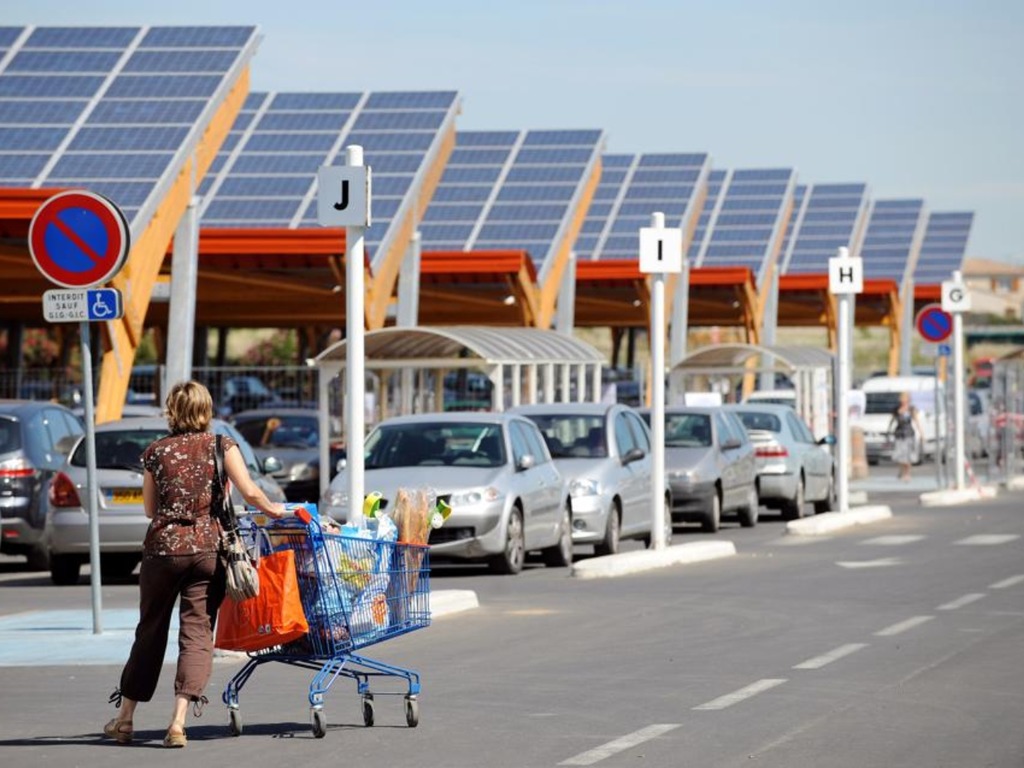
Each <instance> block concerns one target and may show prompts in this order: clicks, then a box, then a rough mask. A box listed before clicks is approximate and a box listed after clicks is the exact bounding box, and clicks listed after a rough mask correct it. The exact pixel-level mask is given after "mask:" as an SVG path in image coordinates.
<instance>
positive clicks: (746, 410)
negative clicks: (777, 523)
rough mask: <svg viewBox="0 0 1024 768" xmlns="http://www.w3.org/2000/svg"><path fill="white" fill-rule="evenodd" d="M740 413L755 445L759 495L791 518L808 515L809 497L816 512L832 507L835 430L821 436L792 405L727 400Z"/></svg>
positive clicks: (765, 501) (765, 502) (766, 502)
mask: <svg viewBox="0 0 1024 768" xmlns="http://www.w3.org/2000/svg"><path fill="white" fill-rule="evenodd" d="M725 409H726V410H727V411H731V412H732V413H734V414H736V416H738V417H739V420H740V421H741V422H743V426H744V427H745V428H746V430H747V433H748V434H749V435H750V440H751V442H752V443H753V444H754V455H755V456H756V458H757V494H758V496H759V497H760V499H761V503H762V504H764V506H766V507H769V508H771V509H779V510H781V511H782V516H783V517H784V518H786V519H787V520H795V519H797V518H799V517H802V516H803V513H804V506H805V504H806V502H813V503H814V511H815V512H816V513H821V512H828V511H829V510H831V509H832V499H833V497H834V495H835V484H834V478H833V475H834V473H833V462H832V454H831V453H829V451H828V450H826V449H825V447H824V446H827V445H832V444H833V443H835V438H834V437H832V436H831V435H829V436H828V437H824V438H822V439H821V440H815V439H814V435H812V434H811V430H810V429H808V427H807V425H806V424H804V423H803V421H801V420H800V417H799V416H797V415H796V412H795V411H794V410H793V409H792V408H791V407H789V406H786V405H769V404H760V403H758V404H754V403H746V404H744V405H727V406H725Z"/></svg>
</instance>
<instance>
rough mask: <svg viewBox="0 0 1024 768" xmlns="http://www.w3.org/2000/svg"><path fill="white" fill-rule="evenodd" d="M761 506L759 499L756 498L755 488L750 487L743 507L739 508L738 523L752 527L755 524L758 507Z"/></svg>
mask: <svg viewBox="0 0 1024 768" xmlns="http://www.w3.org/2000/svg"><path fill="white" fill-rule="evenodd" d="M760 506H761V502H760V500H759V499H758V498H757V489H756V488H751V489H750V491H749V492H748V493H747V504H746V506H745V507H743V508H742V509H740V512H739V514H740V525H742V526H743V527H744V528H753V527H754V526H755V525H757V518H758V513H759V508H760Z"/></svg>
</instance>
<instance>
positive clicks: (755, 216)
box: [696, 168, 796, 276]
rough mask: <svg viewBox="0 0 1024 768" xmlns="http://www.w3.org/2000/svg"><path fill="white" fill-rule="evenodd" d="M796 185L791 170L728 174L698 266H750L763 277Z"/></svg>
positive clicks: (718, 195) (709, 226)
mask: <svg viewBox="0 0 1024 768" xmlns="http://www.w3.org/2000/svg"><path fill="white" fill-rule="evenodd" d="M795 186H796V172H795V171H793V170H792V169H788V168H787V169H753V170H738V171H732V172H730V173H727V174H726V177H725V179H724V180H723V181H722V187H721V189H720V190H719V192H718V194H717V196H716V200H715V207H714V209H713V211H712V213H711V218H710V220H709V224H708V225H707V227H708V228H710V237H706V238H705V242H704V244H703V245H702V247H701V251H700V253H699V254H698V256H697V259H696V266H698V267H715V266H722V267H725V266H729V267H749V268H750V269H751V270H752V271H753V273H754V274H755V275H758V276H760V275H761V274H762V272H763V270H764V267H765V265H766V264H767V263H768V261H769V259H770V258H771V257H772V256H773V253H774V250H773V249H774V248H775V247H776V245H777V244H778V243H779V241H780V240H781V237H782V235H783V233H784V230H785V225H786V224H787V223H788V219H787V218H786V217H787V216H788V215H789V213H790V208H789V206H790V204H791V202H792V199H793V188H794V187H795ZM705 210H707V205H705Z"/></svg>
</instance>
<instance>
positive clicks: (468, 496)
mask: <svg viewBox="0 0 1024 768" xmlns="http://www.w3.org/2000/svg"><path fill="white" fill-rule="evenodd" d="M500 498H501V492H500V491H499V490H498V489H497V488H495V487H494V486H488V487H487V488H474V489H473V490H471V491H462V492H460V493H453V494H452V497H451V500H450V501H449V504H450V505H451V506H452V508H453V509H454V508H456V507H465V506H470V505H472V504H479V503H481V502H483V501H497V500H498V499H500Z"/></svg>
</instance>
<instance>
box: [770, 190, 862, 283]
mask: <svg viewBox="0 0 1024 768" xmlns="http://www.w3.org/2000/svg"><path fill="white" fill-rule="evenodd" d="M867 210H868V187H867V184H814V185H813V186H811V187H809V188H808V189H807V191H806V193H805V194H799V195H797V196H796V197H795V201H794V206H793V215H792V217H791V224H790V229H791V230H792V232H791V234H787V242H786V245H785V246H784V251H783V253H784V255H785V257H784V260H783V262H782V269H781V274H798V273H819V274H820V273H824V272H827V271H828V260H829V259H830V258H832V257H833V256H835V255H836V253H837V252H838V249H839V247H840V246H845V247H847V248H850V249H851V250H850V255H851V256H856V255H857V253H855V251H854V249H855V247H856V245H857V244H856V243H855V242H854V241H855V240H857V239H858V233H859V232H860V231H861V228H862V226H863V223H864V220H865V217H866V216H867Z"/></svg>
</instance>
